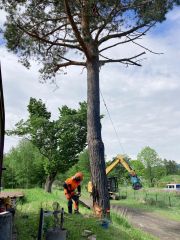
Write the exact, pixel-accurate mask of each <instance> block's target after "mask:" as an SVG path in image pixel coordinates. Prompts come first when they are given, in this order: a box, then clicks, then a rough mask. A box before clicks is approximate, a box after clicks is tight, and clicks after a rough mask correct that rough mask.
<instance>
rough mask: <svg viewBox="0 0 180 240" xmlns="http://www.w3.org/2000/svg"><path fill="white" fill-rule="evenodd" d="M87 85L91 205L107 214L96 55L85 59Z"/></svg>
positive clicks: (97, 60)
mask: <svg viewBox="0 0 180 240" xmlns="http://www.w3.org/2000/svg"><path fill="white" fill-rule="evenodd" d="M87 85H88V88H87V98H88V111H87V114H88V116H87V128H88V134H87V141H88V149H89V154H90V166H91V181H92V185H93V205H94V206H95V205H97V206H99V207H100V208H101V210H102V214H104V215H107V212H109V209H110V203H109V193H108V186H107V176H106V172H105V158H104V144H103V142H102V138H101V123H100V95H99V58H98V56H96V57H93V58H92V59H91V60H88V61H87Z"/></svg>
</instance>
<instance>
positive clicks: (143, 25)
mask: <svg viewBox="0 0 180 240" xmlns="http://www.w3.org/2000/svg"><path fill="white" fill-rule="evenodd" d="M145 26H147V24H145V23H144V24H141V25H139V26H136V27H133V28H131V29H130V30H128V31H125V32H122V33H116V34H111V35H107V36H106V37H103V38H101V39H100V40H99V41H98V44H99V45H100V44H102V43H103V42H106V41H108V40H110V39H113V38H121V37H124V36H127V35H128V34H130V33H133V32H135V31H137V30H138V29H140V28H143V27H145Z"/></svg>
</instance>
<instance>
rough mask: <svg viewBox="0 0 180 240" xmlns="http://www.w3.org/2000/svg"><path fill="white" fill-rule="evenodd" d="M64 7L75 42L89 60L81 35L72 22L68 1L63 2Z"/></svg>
mask: <svg viewBox="0 0 180 240" xmlns="http://www.w3.org/2000/svg"><path fill="white" fill-rule="evenodd" d="M64 5H65V10H66V13H67V16H68V19H69V22H70V24H71V26H72V29H73V31H74V34H75V36H76V38H77V40H78V41H79V43H80V45H81V47H82V48H83V50H84V53H85V55H86V57H87V59H89V58H90V57H89V51H88V49H87V47H86V44H85V42H84V41H83V39H82V37H81V35H80V33H79V30H78V28H77V26H76V24H75V22H74V20H73V17H72V15H71V10H70V7H69V4H68V0H64Z"/></svg>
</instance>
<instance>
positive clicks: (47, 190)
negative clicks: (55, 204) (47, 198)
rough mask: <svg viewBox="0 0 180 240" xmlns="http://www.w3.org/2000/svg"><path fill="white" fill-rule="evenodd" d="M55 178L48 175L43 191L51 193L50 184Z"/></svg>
mask: <svg viewBox="0 0 180 240" xmlns="http://www.w3.org/2000/svg"><path fill="white" fill-rule="evenodd" d="M54 179H55V176H51V175H48V176H47V178H46V183H45V191H46V192H48V193H51V188H52V184H53V182H54Z"/></svg>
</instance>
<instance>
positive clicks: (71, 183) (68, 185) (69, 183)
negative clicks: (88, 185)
mask: <svg viewBox="0 0 180 240" xmlns="http://www.w3.org/2000/svg"><path fill="white" fill-rule="evenodd" d="M80 183H81V182H78V181H76V180H75V179H74V178H73V177H71V178H68V179H66V181H65V182H64V185H63V186H64V193H65V194H66V193H69V194H71V193H72V192H74V190H75V189H76V188H77V190H78V192H81V186H80Z"/></svg>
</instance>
